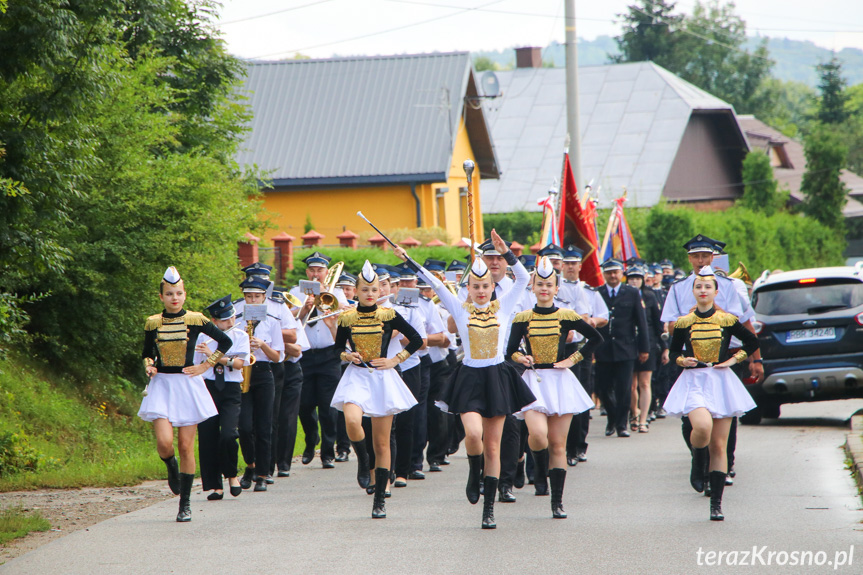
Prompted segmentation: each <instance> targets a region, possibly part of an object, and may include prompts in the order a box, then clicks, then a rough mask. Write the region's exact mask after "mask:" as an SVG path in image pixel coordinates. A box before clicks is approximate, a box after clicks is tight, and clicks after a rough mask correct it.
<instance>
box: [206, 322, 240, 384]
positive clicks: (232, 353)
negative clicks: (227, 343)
mask: <svg viewBox="0 0 863 575" xmlns="http://www.w3.org/2000/svg"><path fill="white" fill-rule="evenodd" d="M225 335H227V336H228V337H229V338H231V341H232V342H233V344H232V345H231V348H230V349H229V350H228V352H227V353H226V354H225V355H226V356H227V357H230V358H233V357H240V358H241V359H242V360H243V364H244V365H248V364H249V355H250V353H251V350H250V348H249V336H248V334H247V333H246V332H244V331H243V330H241V329H238V328H237V326H236V325H234V327H232V328H231V329H229V330H227V331H226V332H225ZM199 343H205V344H207V345H208V346H209V347H210V349H211V350H213V351H215V350H216V346H215V345H214V344H215V340H214V339H213V338H211V337H210V336H208V335H207V334H205V333H201V334H198V341H196V342H195V347H197V346H198V344H199ZM208 357H209V354H207V355H204V354H203V353H201V352H199V351H196V352H195V365H198V364H201V363H204V362H205V361H206V360H207V358H208ZM232 363H233V362H232V361H229V362H228V365H227V366H225V381H237V382H239V381H243V370H242V369H233V367H230V366H231V364H232ZM204 379H209V380H215V379H216V374H215V373H214V372H213V368H212V367H211V368H210V369H208V370H207V371H205V372H204Z"/></svg>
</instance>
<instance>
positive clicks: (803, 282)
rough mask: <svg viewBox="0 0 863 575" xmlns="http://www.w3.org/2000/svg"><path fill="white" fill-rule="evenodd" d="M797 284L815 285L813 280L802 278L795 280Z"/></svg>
mask: <svg viewBox="0 0 863 575" xmlns="http://www.w3.org/2000/svg"><path fill="white" fill-rule="evenodd" d="M797 283H801V284H814V283H815V278H804V279H802V280H797Z"/></svg>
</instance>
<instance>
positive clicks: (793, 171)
mask: <svg viewBox="0 0 863 575" xmlns="http://www.w3.org/2000/svg"><path fill="white" fill-rule="evenodd" d="M737 121H738V122H739V123H740V126H741V127H742V128H743V131H744V132H746V137H747V138H748V139H749V144H750V146H751V147H752V148H759V149H761V150H764V151H765V152H766V151H768V150H769V149H770V148H771V147H773V148H777V153H778V154H779V156H780V158H782V164H783V166H788V167H778V166H774V167H773V175H774V176H775V177H776V180H777V181H778V182H779V185H780V186H782V185H784V186H787V187H788V191H789V195H790V196H791V201H792V202H794V203H799V202H802V201H803V192H801V191H800V186H801V184H802V183H803V174H804V173H805V172H806V155H805V154H804V151H803V144H801V143H800V142H798V141H796V140H792V139H790V138H788V137H787V136H785V135H784V134H782V132H780V131H779V130H776V129H774V128H771V127H770V126H768V125H767V124H765V123H764V122H762V121H761V120H759V119H757V118H755V117H754V116H737ZM786 159H787V161H785V160H786ZM841 179H842V181H843V182H845V185H846V186H848V202H847V203H846V204H845V208H844V209H843V210H842V212H843V213H844V214H845V217H846V218H856V217H861V216H863V203H860V202H859V201H857V199H855V198H859V197H860V196H863V178H861V177H860V176H858V175H857V174H855V173H854V172H849V171H848V170H842V174H841Z"/></svg>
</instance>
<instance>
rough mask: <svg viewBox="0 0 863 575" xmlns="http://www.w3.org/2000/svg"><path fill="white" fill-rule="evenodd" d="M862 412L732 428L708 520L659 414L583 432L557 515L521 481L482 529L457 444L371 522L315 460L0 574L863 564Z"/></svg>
mask: <svg viewBox="0 0 863 575" xmlns="http://www.w3.org/2000/svg"><path fill="white" fill-rule="evenodd" d="M861 408H863V400H853V401H844V402H832V403H820V404H811V405H797V406H785V407H784V408H783V416H782V418H780V419H778V420H766V421H765V423H763V424H762V425H760V426H757V427H748V426H741V428H740V429H741V431H740V436H739V442H738V450H737V465H736V467H737V471H738V474H737V480H736V482H735V485H734V486H733V487H729V488H727V489H726V495H725V499H724V501H723V510H724V512H725V514H726V520H725V522H723V523H713V522H710V521H709V520H708V499H707V498H705V497H704V496H702V495H699V494H697V493H695V492H694V491H692V489H691V488H690V487H689V484H688V466H689V458H688V454H687V452H686V449H685V446H684V444H683V441H682V439H681V436H680V425H679V421H678V420H672V419H666V420H664V421H659V422H657V423H656V424H654V425H653V426H652V427H651V431H650V433H649V434H647V435H638V434H634V435H633V437H631V438H629V439H619V438H616V437H612V438H606V437H602V436H600V435H601V433H593V434H592V436H591V437H590V438H589V439H590V440H591V445H590V450H589V452H588V456H589V461H588V462H586V463H582V464H580V465H578V467H576V468H575V469H570V471H569V475H568V478H567V484H566V493H565V497H564V505H565V508H566V510H567V512H568V513H569V518H568V519H566V520H553V519H551V512H550V508H549V498H547V497H541V498H540V497H535V496H534V495H533V493H532V491H533V488H532V486H526V487H525V488H524V489H522V490H519V491H517V492H516V495H517V497H518V502H516V503H512V504H501V503H498V504H497V505H496V508H495V515H496V518H497V523H498V528H497V530H495V531H483V530H481V529H480V519H481V515H482V507H481V504H479V505H475V506H472V505H470V504H469V503H468V502H467V500H466V499H465V496H464V482H465V479H466V476H467V462H466V459H465V457H464V455H463V454H457V455H454V456H452V457H451V459H452V465H450V466H448V467H445V468H444V471H443V472H442V473H427V474H426V475H427V479H426V480H425V481H412V482H409V484H408V486H407V487H406V488H403V489H394V490H393V491H394V494H393V497H392V498H391V499H388V500H387V512H388V517H387V518H386V519H383V520H372V519H371V518H370V513H371V505H372V498H371V496H368V495H366V494H365V492H364V491H362V490H360V489H359V487H357V485H356V482H355V479H354V474H355V465H354V463H353V461H351V462H350V463H342V464H337V465H336V469H335V470H324V469H321V467H320V462H319V461H317V460H316V461H315V462H314V463H313V464H312V465H309V466H303V465H301V464H299V463H295V465H294V472H293V474H292V476H291V477H290V478H288V479H281V480H277V482H276V484H275V485H273V486H270V490H269V491H268V492H267V493H252V492H250V491H249V492H245V493H243V495H241V496H240V497H238V498H236V499H233V498H230V497H228V498H226V499H225V500H223V501H219V502H210V501H206V500H205V498H204V494H202V493H201V492H200V490H199V488H198V489H196V490H194V491H193V494H192V503H193V505H192V509H193V520H192V522H191V523H187V524H179V523H176V522H175V521H174V517H175V515H176V512H177V500H176V499H174V500H170V501H167V502H164V503H159V504H157V505H153V506H152V507H148V508H146V509H142V510H139V511H136V512H134V513H130V514H128V515H124V516H119V517H115V518H113V519H110V520H108V521H104V522H103V523H100V524H97V525H95V526H93V527H90V528H89V529H88V530H86V531H79V532H76V533H73V534H70V535H68V536H66V537H63V538H61V539H57V540H55V541H53V542H51V543H49V544H48V545H45V546H43V547H41V548H39V549H36V550H35V551H32V552H30V553H27V554H25V555H23V556H21V557H19V558H18V559H15V560H13V561H10V562H9V563H7V564H5V565H3V566H0V573H2V574H3V575H6V574H10V575H11V574H17V573H21V574H27V575H32V574H36V573H39V574H65V573H69V574H78V573H80V574H87V575H92V574H94V573H95V574H103V573H118V574H120V573H122V574H124V575H135V574H139V573H140V574H148V575H149V574H153V573H187V574H197V573H201V574H213V573H216V574H221V573H226V574H227V573H292V572H299V573H327V572H337V573H350V572H353V571H360V570H361V571H362V572H365V573H374V574H376V575H384V574H389V573H398V574H400V575H401V574H405V573H471V574H472V575H475V574H480V573H495V574H501V573H513V572H517V571H522V572H533V573H537V572H546V573H548V572H554V571H558V570H559V571H561V572H565V573H591V574H593V573H602V574H617V573H621V574H624V573H663V574H674V573H681V574H683V573H685V574H687V575H691V574H693V573H699V572H704V573H738V572H739V573H781V574H786V573H807V574H817V573H857V574H859V573H863V510H861V502H860V498H859V496H858V495H857V493H856V487H855V485H854V483H853V481H852V479H851V478H850V476H849V474H848V472H847V471H846V469H845V463H844V454H843V452H842V450H841V448H840V446H841V445H842V443H843V441H844V434H845V433H846V431H847V429H848V427H847V419H848V418H849V417H850V416H851V414H852V413H854V412H855V411H856V410H858V409H861ZM596 413H597V412H594V414H595V417H597V416H596ZM594 422H595V424H594V426H593V429H594V431H596V432H601V430H602V428H603V426H602V425H601V424H600V423H599V421H598V420H596V419H595V420H594ZM154 457H155V454H154ZM852 546H853V551H852ZM753 549H754V550H755V553H754V554H753ZM710 552H715V553H716V555H710ZM734 552H736V553H734ZM805 552H811V555H807V554H805ZM719 553H723V555H722V564H721V565H717V561H718V557H719ZM771 553H773V555H772V556H771ZM795 561H796V562H797V563H798V565H797V566H793V565H794V563H795ZM801 561H802V562H804V563H805V565H802V566H801V565H799V563H800V562H801ZM729 563H731V564H730V565H729ZM783 563H784V565H783ZM819 563H821V564H820V565H819ZM836 563H841V564H840V565H837V564H836Z"/></svg>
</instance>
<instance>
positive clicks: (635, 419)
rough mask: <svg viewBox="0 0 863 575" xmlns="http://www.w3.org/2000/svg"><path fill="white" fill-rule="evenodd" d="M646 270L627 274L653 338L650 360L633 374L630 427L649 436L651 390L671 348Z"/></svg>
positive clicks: (632, 269)
mask: <svg viewBox="0 0 863 575" xmlns="http://www.w3.org/2000/svg"><path fill="white" fill-rule="evenodd" d="M645 273H646V272H645V270H644V268H643V267H642V266H639V265H635V266H632V267H631V268H628V269H627V270H626V285H628V286H631V287H633V288H635V289H637V290H638V291H639V292H640V293H641V303H642V305H643V306H644V313H645V317H646V319H647V331H648V338H649V340H650V341H649V346H650V347H649V349H650V356H649V357H648V358H647V361H645V362H644V363H636V364H635V372H634V373H633V374H632V396H631V400H630V409H631V411H632V417H631V419H630V426H631V428H632V431H638V432H639V433H647V431H648V423H647V414H648V413H649V412H650V405H651V402H652V401H653V399H652V397H653V396H652V393H651V392H652V389H651V387H650V382H651V377H652V376H653V372H654V371H656V368H657V366H658V365H659V364H660V362H661V363H663V364H665V363H668V346H667V345H666V343H665V340H663V339H662V333H663V332H664V331H665V324H663V323H662V321H661V320H660V319H659V314H660V308H659V302H658V301H656V294H655V293H654V291H653V289H651V288H649V287H647V286H645V285H644V275H645Z"/></svg>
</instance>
